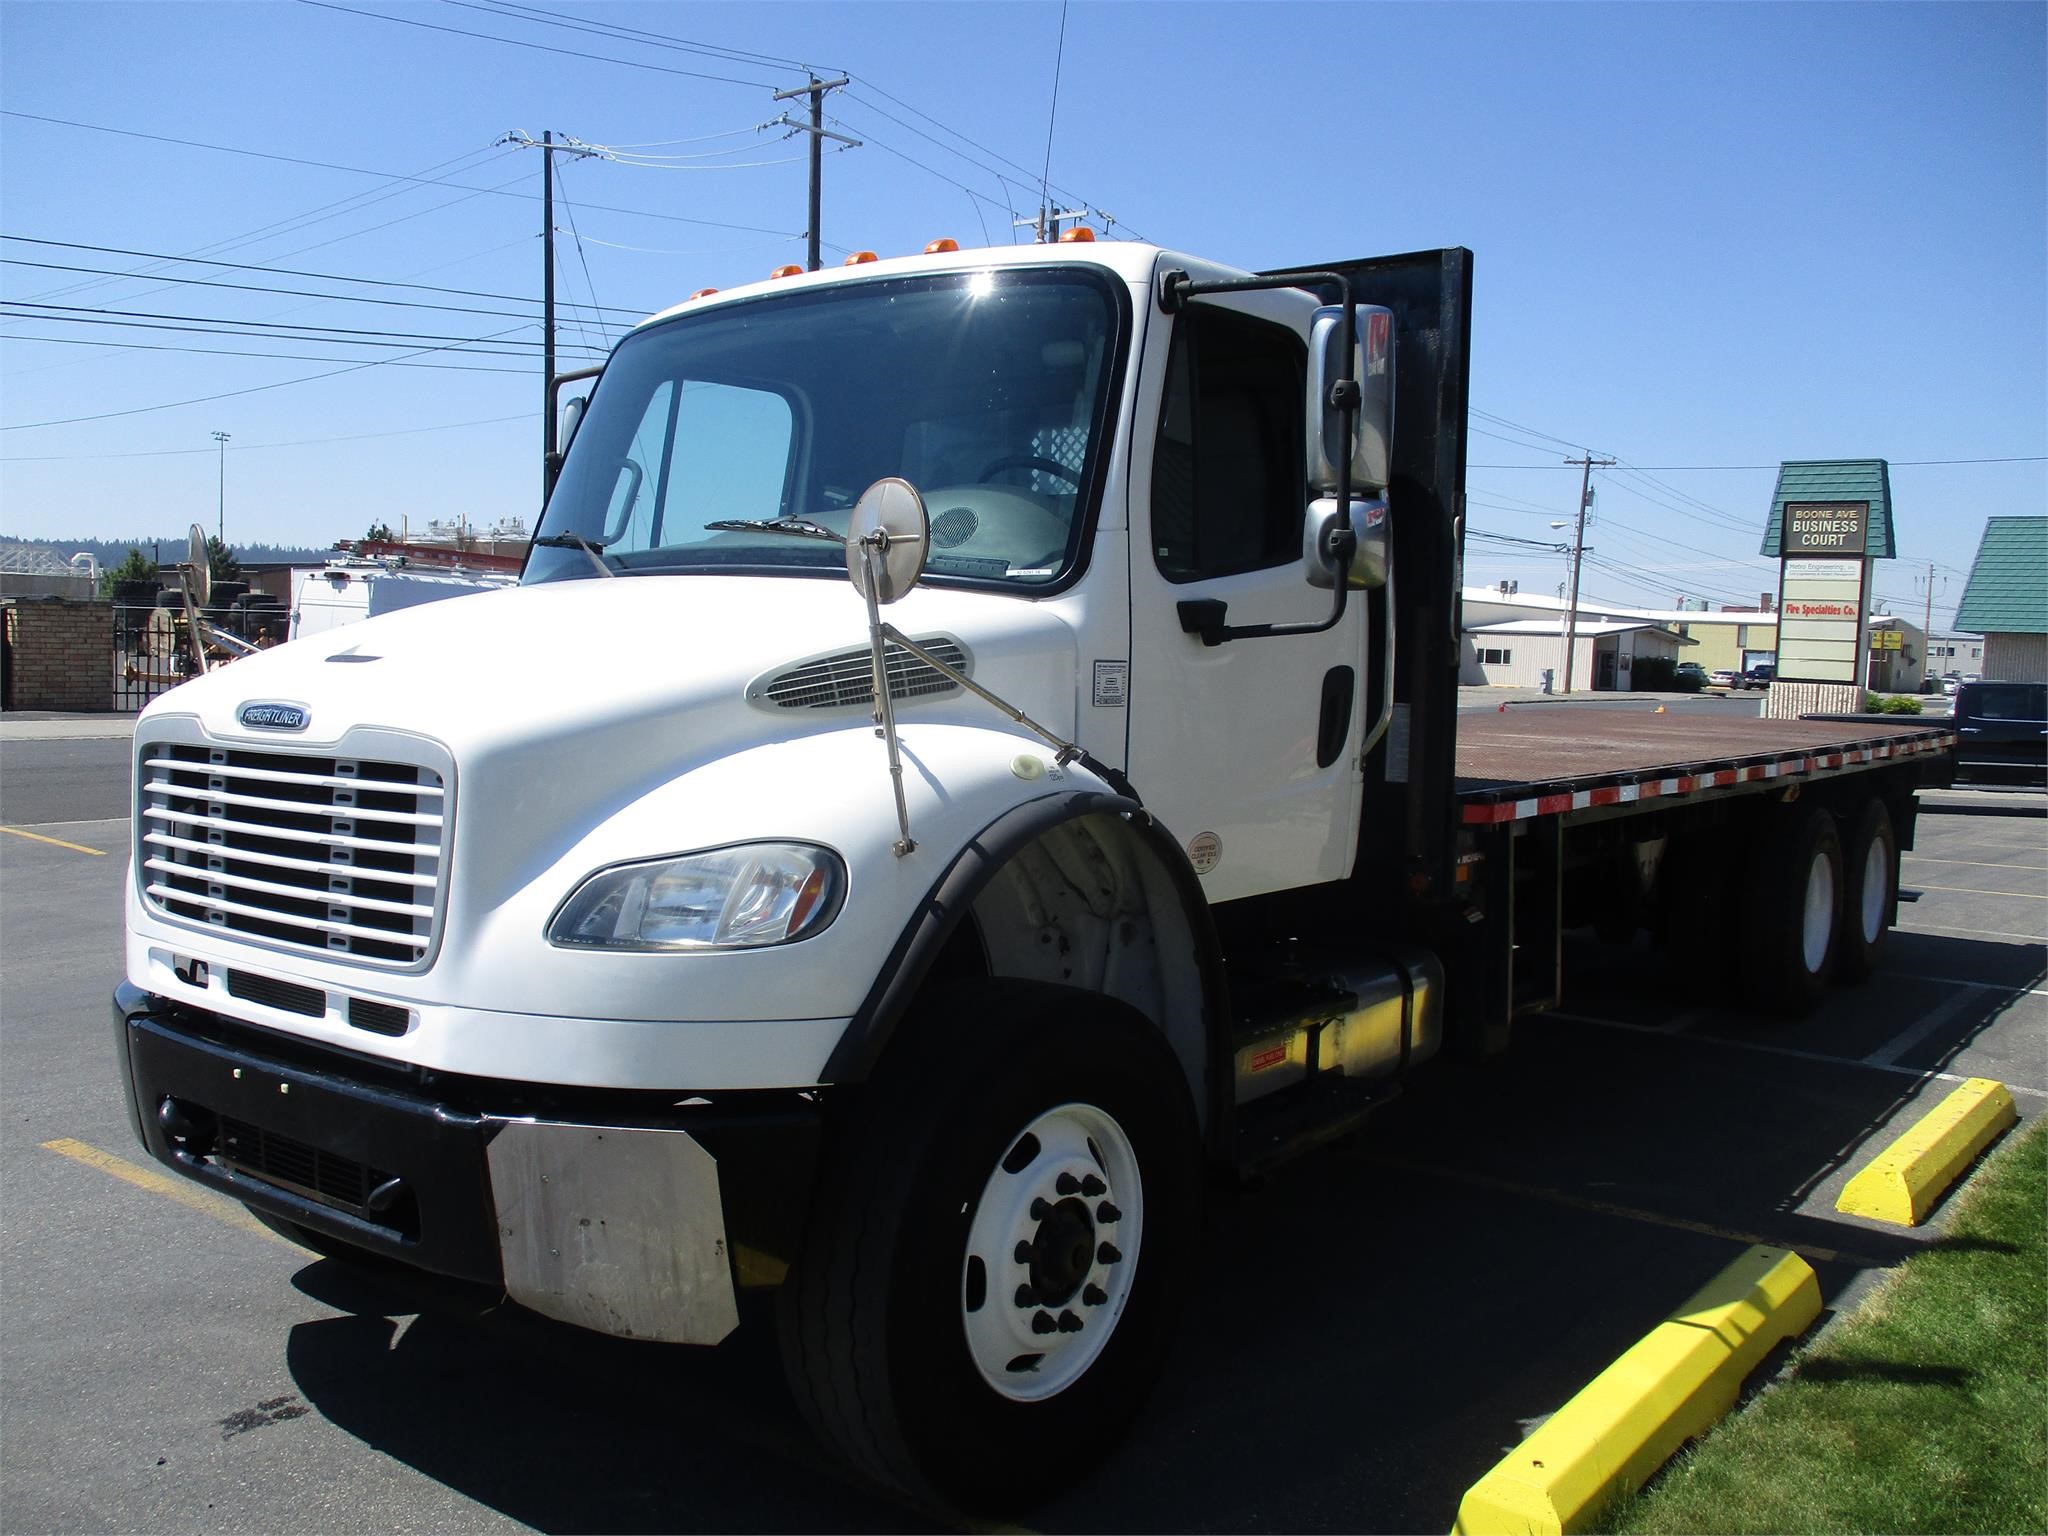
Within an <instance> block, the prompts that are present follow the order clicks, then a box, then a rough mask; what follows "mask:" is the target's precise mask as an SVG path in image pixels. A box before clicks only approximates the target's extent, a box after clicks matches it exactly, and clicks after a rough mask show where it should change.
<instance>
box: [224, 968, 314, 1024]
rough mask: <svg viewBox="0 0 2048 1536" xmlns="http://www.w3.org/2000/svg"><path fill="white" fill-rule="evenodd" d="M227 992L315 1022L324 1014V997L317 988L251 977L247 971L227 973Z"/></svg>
mask: <svg viewBox="0 0 2048 1536" xmlns="http://www.w3.org/2000/svg"><path fill="white" fill-rule="evenodd" d="M228 993H229V995H230V996H232V997H239V998H242V999H244V1000H245V1001H247V1002H251V1003H262V1004H263V1005H264V1006H265V1007H267V1008H278V1009H282V1010H283V1011H284V1012H286V1013H302V1014H304V1015H305V1016H306V1017H307V1018H309V1019H317V1018H319V1017H320V1015H322V1014H323V1013H325V1012H326V1011H327V994H326V993H325V992H322V991H321V990H320V989H319V988H318V987H301V986H298V985H296V984H295V983H293V982H289V981H279V980H277V979H276V978H275V977H273V976H254V975H251V974H250V973H249V972H247V971H229V972H228Z"/></svg>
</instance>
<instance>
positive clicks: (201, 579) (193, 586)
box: [184, 523, 213, 608]
mask: <svg viewBox="0 0 2048 1536" xmlns="http://www.w3.org/2000/svg"><path fill="white" fill-rule="evenodd" d="M184 575H185V591H186V592H187V593H188V594H190V596H191V598H192V606H193V607H194V608H204V607H205V606H206V605H207V604H208V603H210V602H212V601H213V561H212V560H211V559H210V558H209V557H208V555H207V552H206V530H205V529H204V528H201V527H200V526H199V525H198V524H197V523H194V524H193V525H192V531H191V532H190V533H188V534H187V535H186V536H185V571H184Z"/></svg>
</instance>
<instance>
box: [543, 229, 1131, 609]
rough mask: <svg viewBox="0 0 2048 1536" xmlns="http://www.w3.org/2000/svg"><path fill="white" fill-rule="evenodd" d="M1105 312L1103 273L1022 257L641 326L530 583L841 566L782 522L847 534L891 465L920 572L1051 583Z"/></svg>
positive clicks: (1100, 373)
mask: <svg viewBox="0 0 2048 1536" xmlns="http://www.w3.org/2000/svg"><path fill="white" fill-rule="evenodd" d="M1119 319H1120V308H1119V300H1118V296H1117V289H1116V288H1115V287H1114V285H1113V284H1112V283H1111V282H1110V280H1109V279H1108V278H1107V277H1106V276H1104V275H1102V274H1098V273H1095V272H1092V271H1087V270H1080V269H1061V270H1052V271H1047V270H1044V269H1032V270H1029V271H1016V272H996V273H990V272H981V273H958V274H952V275H948V276H943V277H932V278H915V279H900V280H896V281H889V282H874V283H860V284H852V285H848V286H846V287H837V288H825V289H821V290H818V291H816V292H801V291H798V292H792V293H790V294H788V295H787V296H776V297H774V298H771V299H766V300H762V301H758V302H754V303H748V304H740V305H735V306H732V307H730V308H727V309H724V310H715V309H714V310H706V311H704V312H703V313H701V314H697V315H684V316H681V317H679V318H677V319H675V320H670V321H666V322H664V323H662V324H660V325H656V326H650V327H648V328H647V329H645V330H643V331H638V332H635V333H634V334H633V335H631V336H629V337H628V338H627V339H626V340H625V341H623V342H622V343H620V345H619V348H618V350H617V352H616V353H614V354H613V356H612V359H611V361H610V363H609V364H608V365H607V366H606V368H605V372H604V377H603V379H602V380H601V381H600V385H599V387H598V389H597V390H596V391H595V393H594V394H593V395H592V397H591V401H590V410H589V414H588V415H587V416H586V417H585V419H584V421H583V422H582V424H581V426H580V427H579V429H578V430H577V433H576V436H575V440H574V442H573V443H572V444H571V447H570V452H569V456H568V459H567V461H566V463H565V464H564V466H563V470H562V476H561V480H560V481H559V483H558V484H557V485H556V487H555V491H554V495H553V496H552V497H551V498H550V500H549V502H548V507H547V511H546V513H545V514H544V515H543V516H542V519H541V527H540V531H539V534H538V535H537V536H536V538H535V541H534V549H533V552H532V555H531V557H530V558H529V560H528V562H527V567H526V574H525V578H524V579H525V580H526V581H528V582H535V581H556V580H577V579H584V578H596V577H597V576H599V574H600V566H602V567H604V568H605V569H608V570H610V571H611V572H613V573H615V574H618V575H632V574H635V573H640V572H653V571H705V570H722V571H732V572H750V573H758V572H761V571H790V570H802V569H806V568H808V569H816V570H820V571H833V572H839V573H843V572H844V571H845V568H846V567H845V556H844V554H843V552H842V550H841V548H840V546H839V545H837V544H836V543H833V542H832V541H830V540H829V539H824V538H819V537H816V536H813V537H790V536H788V535H789V533H790V531H791V526H792V525H796V524H800V523H803V522H808V523H810V524H813V525H816V527H815V528H814V529H813V533H814V535H815V532H816V529H817V528H822V529H828V530H830V531H831V532H832V533H836V534H843V533H844V532H845V530H846V522H847V516H848V514H849V513H850V511H851V510H852V508H853V504H854V502H855V501H857V500H858V499H859V497H860V494H861V492H862V491H864V490H866V489H867V487H868V486H869V485H871V484H873V483H874V482H875V481H876V480H878V479H880V478H882V477H883V476H885V475H900V476H902V477H903V478H904V479H906V480H908V481H909V482H910V483H911V484H912V485H915V486H916V487H917V488H918V490H919V491H920V492H921V493H922V494H923V496H924V498H925V504H926V507H927V509H928V511H929V512H930V515H931V524H932V530H931V532H932V537H931V555H930V558H929V559H928V561H927V563H926V566H925V570H926V574H927V577H928V578H930V579H933V580H935V581H938V582H946V581H949V580H951V581H958V582H966V583H971V584H979V583H988V582H994V583H1000V584H1003V585H1005V586H1008V587H1023V588H1029V589H1040V588H1045V587H1049V586H1052V585H1054V584H1056V583H1058V582H1059V581H1060V580H1061V579H1062V578H1063V577H1064V576H1066V575H1067V574H1068V573H1069V572H1070V571H1071V570H1072V569H1073V567H1074V564H1075V562H1076V560H1077V559H1078V558H1079V554H1080V548H1081V537H1082V534H1083V531H1084V525H1085V523H1086V521H1087V518H1086V516H1085V513H1086V510H1087V508H1088V507H1090V506H1092V504H1093V499H1094V494H1095V488H1096V482H1097V480H1098V479H1099V476H1100V465H1099V463H1098V459H1099V457H1100V451H1101V450H1100V445H1101V441H1102V438H1103V436H1104V421H1105V418H1106V416H1107V412H1108V410H1109V396H1110V386H1111V376H1112V374H1113V373H1114V372H1115V368H1114V362H1115V357H1116V340H1117V330H1118V325H1119ZM776 519H782V520H787V522H786V524H785V526H784V527H782V528H780V529H777V528H766V529H764V528H760V527H752V528H734V527H731V526H727V527H723V528H709V527H707V526H706V525H707V524H712V523H723V524H727V525H730V524H732V523H734V522H736V521H738V522H753V523H757V524H758V523H761V522H768V521H771V520H776Z"/></svg>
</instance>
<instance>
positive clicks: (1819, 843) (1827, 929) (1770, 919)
mask: <svg viewBox="0 0 2048 1536" xmlns="http://www.w3.org/2000/svg"><path fill="white" fill-rule="evenodd" d="M1753 835H1754V837H1755V839H1756V840H1755V842H1754V843H1753V844H1752V846H1751V849H1750V855H1749V860H1748V869H1747V873H1746V876H1745V879H1744V888H1743V903H1742V930H1743V942H1742V960H1741V963H1742V965H1743V966H1744V972H1743V984H1744V990H1745V991H1746V992H1747V993H1748V995H1749V999H1750V1001H1751V1002H1752V1003H1754V1004H1755V1005H1756V1006H1757V1007H1758V1008H1759V1009H1760V1010H1762V1011H1763V1012H1765V1013H1770V1014H1774V1015H1776V1016H1778V1017H1780V1018H1800V1017H1803V1016H1804V1015H1806V1014H1808V1013H1811V1012H1812V1011H1813V1009H1814V1008H1815V1006H1816V1005H1817V1004H1818V1003H1819V1002H1820V1000H1821V998H1822V996H1823V995H1824V994H1825V993H1826V992H1827V988H1828V979H1829V976H1830V975H1831V974H1832V972H1833V970H1834V964H1835V953H1836V949H1837V947H1838V945H1839V941H1840V935H1841V930H1842V927H1843V923H1842V920H1841V918H1842V885H1843V881H1842V842H1841V837H1840V835H1839V834H1838V833H1837V832H1836V831H1835V818H1834V817H1833V816H1831V815H1829V814H1828V812H1827V811H1826V809H1825V808H1823V807H1821V806H1818V805H1808V804H1794V805H1791V806H1787V807H1784V808H1783V809H1782V810H1780V811H1778V812H1777V813H1776V814H1774V815H1771V816H1769V817H1767V818H1765V819H1764V820H1763V821H1761V822H1760V823H1758V825H1757V826H1756V828H1755V830H1754V833H1753Z"/></svg>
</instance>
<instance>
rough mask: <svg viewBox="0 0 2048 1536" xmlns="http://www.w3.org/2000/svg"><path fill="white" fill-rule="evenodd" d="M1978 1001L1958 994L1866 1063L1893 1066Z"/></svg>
mask: <svg viewBox="0 0 2048 1536" xmlns="http://www.w3.org/2000/svg"><path fill="white" fill-rule="evenodd" d="M1976 1001H1977V999H1976V998H1974V997H1972V996H1970V994H1969V993H1967V992H1957V993H1956V994H1955V995H1954V996H1952V997H1950V998H1949V1000H1948V1001H1947V1002H1945V1003H1942V1004H1940V1005H1938V1006H1937V1007H1934V1008H1931V1009H1929V1010H1928V1013H1927V1016H1926V1017H1925V1018H1924V1019H1922V1020H1921V1021H1920V1022H1919V1023H1918V1024H1915V1025H1914V1026H1913V1027H1912V1028H1910V1029H1903V1030H1900V1031H1899V1033H1898V1034H1896V1035H1894V1036H1892V1038H1891V1039H1890V1040H1889V1041H1887V1042H1886V1043H1885V1044H1883V1045H1881V1046H1879V1047H1878V1048H1877V1049H1876V1050H1874V1051H1872V1052H1871V1053H1870V1054H1869V1055H1868V1056H1866V1057H1864V1058H1863V1060H1864V1062H1865V1063H1866V1064H1867V1065H1869V1066H1873V1067H1888V1066H1891V1065H1892V1064H1893V1063H1894V1062H1896V1061H1897V1060H1898V1059H1899V1058H1900V1057H1901V1056H1903V1055H1905V1054H1906V1053H1907V1052H1908V1051H1910V1050H1912V1049H1913V1047H1914V1046H1916V1045H1918V1044H1920V1042H1921V1041H1923V1040H1925V1039H1926V1038H1927V1037H1928V1036H1929V1035H1932V1034H1933V1033H1934V1032H1935V1031H1936V1030H1938V1029H1940V1028H1941V1027H1942V1026H1943V1025H1945V1024H1947V1023H1948V1021H1949V1020H1950V1019H1953V1018H1954V1017H1955V1016H1956V1015H1957V1014H1959V1013H1961V1012H1962V1011H1963V1010H1964V1009H1965V1008H1968V1007H1969V1006H1970V1005H1971V1004H1973V1003H1975V1002H1976Z"/></svg>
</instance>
